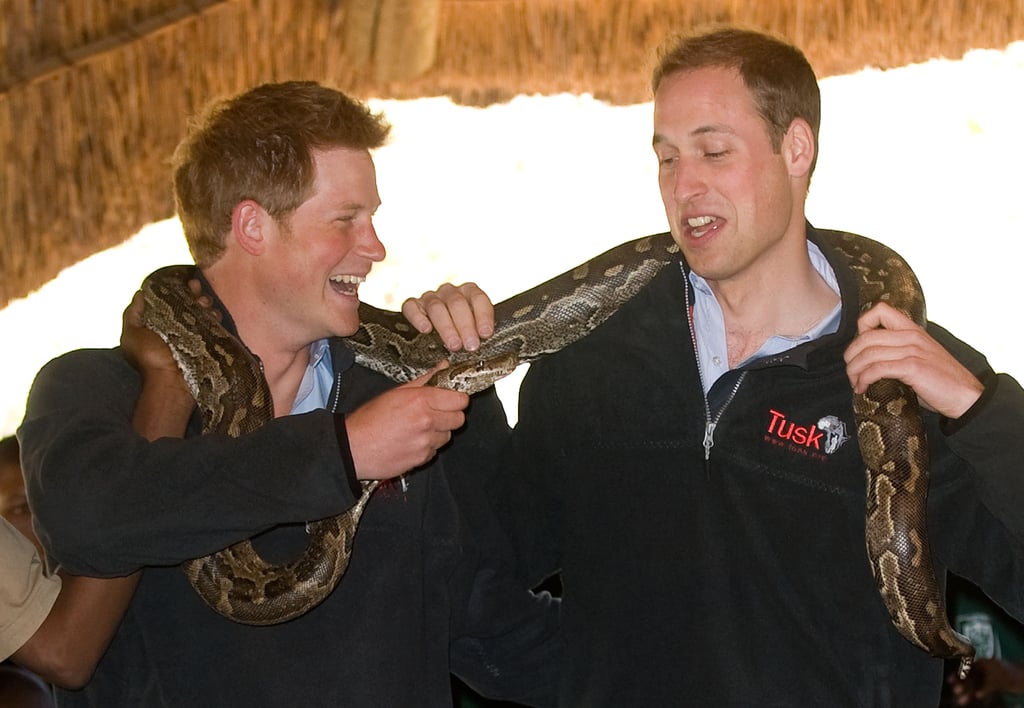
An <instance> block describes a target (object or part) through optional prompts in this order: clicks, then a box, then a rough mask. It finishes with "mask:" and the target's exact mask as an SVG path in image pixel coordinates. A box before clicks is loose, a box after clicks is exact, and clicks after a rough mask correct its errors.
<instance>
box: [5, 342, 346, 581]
mask: <svg viewBox="0 0 1024 708" xmlns="http://www.w3.org/2000/svg"><path fill="white" fill-rule="evenodd" d="M138 395H139V381H138V376H137V375H136V373H135V371H134V369H132V368H131V366H129V364H128V363H127V362H126V361H125V360H124V358H123V357H122V356H121V354H120V352H118V351H117V350H81V351H77V352H71V353H69V354H66V355H64V356H62V357H60V358H58V359H55V360H54V361H52V362H50V363H49V364H47V365H46V366H45V367H44V368H43V369H42V370H41V371H40V372H39V374H38V376H37V377H36V380H35V382H34V384H33V386H32V389H31V391H30V394H29V399H28V405H27V411H26V416H25V420H24V422H23V424H22V426H21V427H20V429H19V431H18V436H19V439H20V441H21V448H22V461H23V466H24V471H25V477H26V483H27V489H28V494H29V499H30V503H31V505H32V508H33V512H34V514H35V522H36V527H37V531H38V532H39V535H40V538H41V539H42V541H43V544H44V546H45V547H46V549H47V551H48V553H50V554H51V555H52V558H53V561H54V562H55V563H58V564H60V565H62V566H63V567H65V568H66V569H67V570H68V571H69V572H71V573H79V574H86V575H95V576H110V575H123V574H126V573H129V572H131V571H134V570H136V569H137V568H139V567H142V566H147V565H173V564H177V563H180V562H181V561H184V560H187V559H191V558H196V557H200V556H204V555H207V554H209V553H212V552H215V551H217V550H220V549H222V548H225V547H226V546H228V545H230V544H232V543H236V542H238V541H240V540H242V539H245V538H249V537H251V536H253V535H255V534H257V533H259V532H261V531H264V530H266V529H268V528H271V527H273V526H275V525H278V524H281V523H288V522H303V521H307V520H310V519H318V518H323V517H327V516H331V515H334V514H338V513H341V512H343V511H344V510H345V509H347V508H349V507H350V506H351V505H352V504H353V503H354V502H355V497H354V495H353V493H352V489H351V488H350V485H349V482H348V476H347V474H346V471H345V470H344V469H343V464H342V461H341V460H342V455H341V451H340V450H339V445H338V438H337V433H336V428H335V422H334V419H333V416H332V415H331V414H330V413H328V412H326V411H316V412H313V413H308V414H304V415H297V416H288V417H284V418H278V419H275V420H273V421H270V422H268V423H267V424H266V425H264V426H263V427H262V428H260V429H259V430H257V431H256V432H254V433H251V434H248V435H244V436H242V437H239V438H231V437H227V436H224V435H218V434H209V435H201V436H195V437H189V438H186V439H184V440H181V439H169V438H163V439H160V440H156V441H154V442H148V441H147V440H145V439H143V438H142V437H140V436H139V435H137V434H136V433H135V432H134V430H133V429H132V427H131V416H132V410H133V407H134V405H135V401H136V399H137V397H138Z"/></svg>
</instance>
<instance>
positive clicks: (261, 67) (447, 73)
mask: <svg viewBox="0 0 1024 708" xmlns="http://www.w3.org/2000/svg"><path fill="white" fill-rule="evenodd" d="M0 17H3V18H4V21H3V28H2V33H0V143H2V145H3V153H2V154H3V165H2V169H3V178H2V188H0V209H2V211H0V307H2V306H3V305H4V304H6V302H8V301H9V300H10V299H12V298H14V297H18V296H22V295H24V294H26V293H27V292H29V291H30V290H31V289H33V288H35V287H38V286H39V285H41V284H42V283H43V282H45V281H46V280H48V279H49V278H51V277H53V276H54V275H55V274H56V273H57V272H59V270H60V269H61V268H63V267H66V266H68V265H70V264H72V263H74V262H76V261H78V260H80V259H82V258H84V257H86V256H88V255H90V254H92V253H94V252H96V251H98V250H101V249H103V248H106V247H109V246H112V245H115V244H117V243H120V242H121V241H122V240H123V239H124V238H126V237H127V236H129V235H131V234H132V233H134V232H135V231H136V230H138V228H140V227H141V226H142V225H144V224H146V223H148V222H151V221H155V220H158V219H162V218H166V217H169V216H171V215H172V214H173V204H172V200H171V196H170V190H169V186H168V171H167V166H166V159H167V157H168V156H169V155H170V153H171V151H172V149H173V147H174V145H175V143H176V142H177V140H178V138H179V137H180V135H181V133H182V131H183V128H184V124H185V120H186V118H187V116H188V115H189V114H191V113H193V112H194V111H195V110H196V109H197V108H198V107H199V106H200V105H201V104H202V103H204V102H206V101H207V100H208V99H209V98H210V97H212V96H216V95H224V94H231V93H236V92H238V91H240V90H243V89H245V88H246V87H248V86H251V85H254V84H256V83H260V82H263V81H273V80H281V79H285V78H312V79H317V80H321V81H325V82H328V83H332V84H335V85H337V86H339V87H341V88H343V89H345V90H348V91H350V92H352V93H353V94H355V95H359V96H363V97H381V98H415V97H421V96H436V95H448V96H450V97H451V98H452V99H453V100H455V101H458V102H462V103H468V104H472V105H485V104H489V103H493V102H500V101H504V100H507V99H509V98H511V97H512V96H514V95H515V94H517V93H541V94H550V93H559V92H574V93H590V94H593V95H594V96H596V97H597V98H600V99H603V100H606V101H609V102H612V103H622V104H625V103H635V102H641V101H646V100H648V98H649V95H648V92H647V75H648V73H649V68H650V66H651V63H652V60H653V56H654V49H655V48H656V47H657V46H658V45H660V44H661V43H663V41H664V40H665V38H666V36H667V35H668V34H669V33H671V32H676V31H680V30H685V29H686V28H688V27H691V26H694V25H699V24H705V23H709V22H738V23H741V24H743V25H746V26H752V27H758V28H763V29H767V30H770V31H773V32H776V33H778V34H781V35H783V36H785V37H787V38H789V39H791V40H792V41H794V42H796V43H797V44H798V45H799V46H801V47H802V48H803V49H804V50H805V52H806V53H807V55H808V57H809V58H810V60H811V62H812V63H813V64H814V65H815V67H816V68H817V70H818V72H819V74H820V75H822V76H827V75H833V74H838V73H846V72H850V71H855V70H859V69H861V68H863V67H865V66H876V67H880V68H887V67H893V66H899V65H904V64H908V63H913V62H917V61H923V60H926V59H929V58H933V57H953V58H958V57H960V56H962V55H963V53H964V52H965V51H966V50H968V49H971V48H984V47H995V48H1003V47H1005V46H1007V45H1008V44H1009V43H1010V42H1013V41H1016V40H1020V39H1024V0H974V1H973V2H969V3H967V2H959V1H955V0H931V1H927V0H904V1H903V2H901V3H898V4H897V3H890V2H888V0H769V1H756V0H631V1H630V0H360V1H349V2H346V1H344V0H333V1H331V0H293V1H292V2H287V3H285V2H277V1H276V0H221V1H219V2H218V1H211V0H191V2H173V1H171V0H118V1H117V2H114V1H113V0H81V1H79V2H72V3H66V2H58V1H56V0H54V1H50V0H35V1H33V0H0Z"/></svg>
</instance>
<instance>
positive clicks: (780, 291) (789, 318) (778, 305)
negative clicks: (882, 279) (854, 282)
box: [708, 229, 839, 368]
mask: <svg viewBox="0 0 1024 708" xmlns="http://www.w3.org/2000/svg"><path fill="white" fill-rule="evenodd" d="M801 231H802V229H801ZM799 236H800V237H799V238H793V239H790V240H789V242H788V243H786V244H780V248H779V252H777V253H775V254H774V257H772V258H770V259H763V260H762V261H760V262H759V263H758V264H757V267H756V268H753V269H750V270H749V271H748V272H745V273H743V274H741V275H739V276H738V277H736V278H732V279H730V280H728V281H715V282H709V283H708V285H709V286H710V287H711V290H712V292H714V294H715V297H716V299H717V300H718V304H719V306H720V307H721V308H722V316H723V318H724V320H725V336H726V346H727V349H728V354H729V366H730V368H731V367H735V366H736V365H738V364H739V363H740V362H742V361H743V360H745V359H747V358H748V357H749V356H751V355H752V354H754V353H755V352H756V351H757V350H758V349H760V348H761V346H762V345H763V344H764V343H765V341H767V340H768V339H769V338H770V337H773V336H790V337H796V336H799V335H802V334H804V333H805V332H807V331H808V330H809V329H811V328H812V327H813V326H814V325H816V324H817V323H818V322H820V321H821V320H822V319H823V318H824V317H825V316H826V315H828V313H829V312H831V311H832V309H833V308H834V307H835V306H836V304H838V302H839V296H838V295H837V294H836V293H835V292H834V291H833V290H832V288H830V287H829V286H828V283H826V282H825V281H824V280H823V279H822V277H821V276H820V275H819V274H818V272H817V271H816V270H815V269H814V266H813V264H812V263H811V260H810V258H809V256H808V255H807V246H806V242H805V240H804V237H803V234H802V233H801V234H800V235H799Z"/></svg>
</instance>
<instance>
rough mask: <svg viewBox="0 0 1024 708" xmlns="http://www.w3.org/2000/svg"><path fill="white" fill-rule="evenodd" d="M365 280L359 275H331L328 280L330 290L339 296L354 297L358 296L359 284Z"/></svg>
mask: <svg viewBox="0 0 1024 708" xmlns="http://www.w3.org/2000/svg"><path fill="white" fill-rule="evenodd" d="M365 280H366V278H363V277H362V276H359V275H332V276H331V278H330V283H331V288H333V289H334V292H336V293H339V294H341V295H351V296H356V295H358V294H359V284H360V283H362V282H364V281H365Z"/></svg>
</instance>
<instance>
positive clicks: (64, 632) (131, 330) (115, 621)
mask: <svg viewBox="0 0 1024 708" xmlns="http://www.w3.org/2000/svg"><path fill="white" fill-rule="evenodd" d="M141 312H142V301H141V298H140V297H139V296H136V298H135V299H134V300H133V301H132V304H131V305H130V306H129V307H128V309H126V310H125V313H124V331H123V333H122V337H121V345H122V347H123V348H124V351H125V354H126V356H128V358H129V360H131V361H132V363H133V364H134V365H135V366H136V367H137V368H138V369H139V370H140V372H141V374H142V377H143V385H142V393H141V395H140V396H139V400H138V402H137V403H136V405H135V411H134V413H133V417H132V426H133V427H134V428H135V431H136V432H137V433H139V435H141V436H142V437H144V438H146V439H147V440H156V439H157V438H161V437H184V435H185V427H186V425H187V424H188V419H189V416H190V415H191V413H192V408H193V406H194V403H193V401H192V396H191V394H189V392H188V389H187V388H185V385H184V381H183V379H182V377H181V375H180V374H179V373H178V369H177V366H176V364H175V362H174V360H173V358H171V357H170V352H169V350H168V349H167V347H166V346H164V344H163V342H162V341H161V340H160V339H159V337H157V336H156V335H155V334H153V333H152V332H150V331H149V330H146V329H143V328H142V327H140V326H139V324H140V317H141ZM58 574H59V575H60V578H61V581H62V584H61V590H60V594H59V595H58V596H57V600H56V602H55V603H54V605H53V608H52V609H51V611H50V613H49V615H47V617H46V619H45V620H44V621H43V623H42V624H41V625H40V626H39V628H38V629H37V630H36V632H35V634H33V635H32V637H31V638H30V639H29V640H28V641H27V642H26V643H25V644H24V645H22V646H21V648H20V649H18V650H17V651H16V652H14V654H13V655H12V659H13V660H14V661H15V662H16V663H18V664H20V665H22V666H24V667H25V668H27V669H30V670H32V671H34V672H35V673H37V674H39V675H40V676H41V677H42V678H43V679H44V680H46V681H49V682H50V683H54V684H56V685H58V686H61V687H64V688H81V687H82V686H84V685H85V684H86V683H87V682H88V681H89V679H90V678H91V677H92V673H93V671H94V670H95V668H96V664H97V663H99V660H100V658H102V656H103V653H104V652H105V651H106V649H107V645H108V644H109V643H110V640H111V638H112V637H113V636H114V632H115V631H116V630H117V627H118V625H119V624H120V622H121V618H122V617H123V616H124V613H125V611H126V610H127V608H128V603H129V602H131V599H132V594H133V593H134V592H135V587H136V585H138V582H139V578H140V574H141V571H139V572H137V573H133V574H132V575H129V576H126V577H123V578H92V577H86V576H81V575H70V574H68V573H64V572H63V571H61V572H59V573H58Z"/></svg>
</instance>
